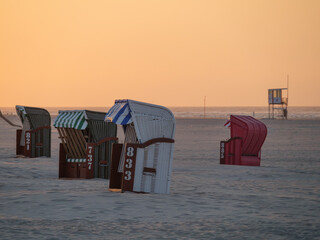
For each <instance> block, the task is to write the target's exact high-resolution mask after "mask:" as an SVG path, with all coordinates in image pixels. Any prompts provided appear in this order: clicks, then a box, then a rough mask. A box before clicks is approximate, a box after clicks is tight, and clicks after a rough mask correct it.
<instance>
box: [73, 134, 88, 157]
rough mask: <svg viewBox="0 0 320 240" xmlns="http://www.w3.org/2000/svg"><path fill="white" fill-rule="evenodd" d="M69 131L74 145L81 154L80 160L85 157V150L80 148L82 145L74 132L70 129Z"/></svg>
mask: <svg viewBox="0 0 320 240" xmlns="http://www.w3.org/2000/svg"><path fill="white" fill-rule="evenodd" d="M69 131H70V133H71V135H72V137H73V139H74V142H75V145H76V146H77V149H78V151H79V153H80V154H81V158H85V157H86V148H84V147H83V146H82V143H81V141H80V139H79V137H78V135H77V134H76V130H75V129H70V130H69Z"/></svg>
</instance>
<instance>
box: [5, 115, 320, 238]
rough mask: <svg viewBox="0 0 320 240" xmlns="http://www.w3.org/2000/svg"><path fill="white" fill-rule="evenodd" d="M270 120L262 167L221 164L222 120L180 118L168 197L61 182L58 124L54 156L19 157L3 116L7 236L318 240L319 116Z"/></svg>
mask: <svg viewBox="0 0 320 240" xmlns="http://www.w3.org/2000/svg"><path fill="white" fill-rule="evenodd" d="M10 119H11V120H13V121H15V122H16V123H19V121H18V119H17V118H16V117H15V116H10ZM263 121H264V122H265V124H266V125H267V127H268V136H267V139H266V142H265V144H264V145H263V148H262V161H261V167H246V166H227V165H220V164H219V142H220V141H221V140H225V139H227V138H228V136H229V130H228V129H227V128H225V127H223V124H224V123H225V120H223V119H177V125H176V127H177V129H176V137H175V139H176V144H175V152H174V160H173V173H172V184H171V193H170V194H168V195H165V194H136V193H130V192H125V193H113V192H109V191H108V183H109V182H108V180H102V179H91V180H59V179H58V144H59V139H58V134H57V131H56V130H55V129H54V128H53V129H52V157H51V158H45V157H41V158H34V159H29V158H17V157H16V156H15V131H16V129H15V128H13V127H10V126H9V125H8V124H7V123H5V122H4V121H2V119H0V143H1V144H0V233H1V234H0V239H164V238H167V239H320V218H319V215H320V145H319V139H320V120H288V121H281V120H263Z"/></svg>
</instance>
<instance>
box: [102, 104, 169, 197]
mask: <svg viewBox="0 0 320 240" xmlns="http://www.w3.org/2000/svg"><path fill="white" fill-rule="evenodd" d="M105 120H106V121H111V122H114V123H116V124H120V125H122V126H123V130H124V134H125V139H124V143H123V144H114V145H113V149H112V162H111V175H110V183H109V189H110V190H111V191H121V192H123V191H132V192H142V193H169V192H170V182H171V171H172V159H173V148H174V139H173V138H174V133H175V118H174V115H173V114H172V112H171V111H170V110H169V109H167V108H165V107H162V106H158V105H153V104H148V103H143V102H138V101H133V100H116V101H115V105H114V106H113V107H112V108H111V109H110V110H109V111H108V113H107V114H106V118H105Z"/></svg>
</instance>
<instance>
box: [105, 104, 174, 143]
mask: <svg viewBox="0 0 320 240" xmlns="http://www.w3.org/2000/svg"><path fill="white" fill-rule="evenodd" d="M105 121H111V122H114V123H116V124H120V125H128V124H131V123H133V124H134V128H135V131H136V134H137V139H138V142H139V143H144V142H146V141H148V140H150V139H153V138H174V131H175V118H174V115H173V113H172V112H171V111H170V110H169V109H168V108H165V107H163V106H159V105H154V104H149V103H144V102H139V101H134V100H129V99H126V100H116V101H115V104H114V106H113V107H112V108H111V109H110V110H109V111H108V113H107V114H106V116H105Z"/></svg>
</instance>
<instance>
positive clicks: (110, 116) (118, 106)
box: [104, 100, 132, 125]
mask: <svg viewBox="0 0 320 240" xmlns="http://www.w3.org/2000/svg"><path fill="white" fill-rule="evenodd" d="M104 120H105V121H111V122H113V123H115V124H120V125H126V124H129V123H131V122H132V116H131V109H130V106H129V101H128V100H117V101H115V104H114V105H113V107H112V108H110V110H109V111H108V112H107V115H106V116H105V119H104Z"/></svg>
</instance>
